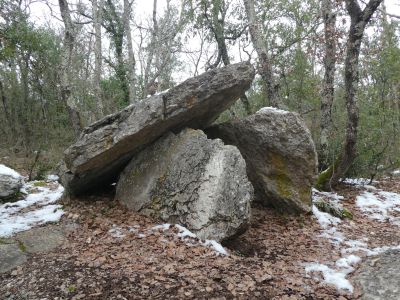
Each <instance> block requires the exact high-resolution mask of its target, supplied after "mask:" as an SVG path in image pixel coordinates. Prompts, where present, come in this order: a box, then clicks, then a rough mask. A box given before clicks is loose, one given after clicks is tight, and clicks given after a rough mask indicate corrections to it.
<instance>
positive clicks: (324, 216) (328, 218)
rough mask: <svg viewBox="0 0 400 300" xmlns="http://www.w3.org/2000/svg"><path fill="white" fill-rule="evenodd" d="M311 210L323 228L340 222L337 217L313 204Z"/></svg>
mask: <svg viewBox="0 0 400 300" xmlns="http://www.w3.org/2000/svg"><path fill="white" fill-rule="evenodd" d="M312 211H313V213H314V216H315V217H316V218H317V221H318V223H319V225H321V227H322V228H323V229H328V228H329V227H330V226H337V225H338V224H339V223H340V222H341V220H340V219H339V218H337V217H334V216H332V215H330V214H328V213H325V212H322V211H320V210H319V209H318V208H317V207H316V206H315V205H313V207H312Z"/></svg>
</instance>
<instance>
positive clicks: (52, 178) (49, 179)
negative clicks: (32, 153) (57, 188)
mask: <svg viewBox="0 0 400 300" xmlns="http://www.w3.org/2000/svg"><path fill="white" fill-rule="evenodd" d="M58 179H60V177H58V175H54V174H50V175H47V178H46V181H47V182H51V181H58Z"/></svg>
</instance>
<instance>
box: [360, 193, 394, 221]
mask: <svg viewBox="0 0 400 300" xmlns="http://www.w3.org/2000/svg"><path fill="white" fill-rule="evenodd" d="M356 205H357V207H359V208H360V209H361V211H362V212H364V214H366V215H368V216H369V217H370V218H371V219H373V220H377V221H380V222H385V221H389V222H391V223H392V224H395V225H398V226H400V217H396V216H393V215H392V212H397V213H398V212H400V194H397V193H391V192H385V191H382V190H377V191H374V192H363V193H362V194H361V195H359V196H357V199H356Z"/></svg>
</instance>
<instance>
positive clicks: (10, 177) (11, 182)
mask: <svg viewBox="0 0 400 300" xmlns="http://www.w3.org/2000/svg"><path fill="white" fill-rule="evenodd" d="M22 184H23V177H22V176H21V175H20V174H19V173H18V172H16V171H14V170H13V169H10V168H9V167H6V166H5V165H2V164H0V200H2V199H3V200H4V199H9V198H13V197H14V196H15V195H16V194H17V193H18V192H19V190H20V188H21V187H22Z"/></svg>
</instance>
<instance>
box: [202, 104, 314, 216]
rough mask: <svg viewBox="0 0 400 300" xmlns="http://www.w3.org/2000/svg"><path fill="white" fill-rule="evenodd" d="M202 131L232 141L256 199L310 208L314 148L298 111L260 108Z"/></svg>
mask: <svg viewBox="0 0 400 300" xmlns="http://www.w3.org/2000/svg"><path fill="white" fill-rule="evenodd" d="M206 133H207V135H208V136H209V137H210V138H220V139H222V140H223V141H224V142H225V143H226V144H229V145H235V146H236V147H238V149H239V150H240V152H241V153H242V155H243V157H244V159H245V160H246V164H247V175H248V176H249V179H250V181H251V182H252V184H253V186H254V191H255V194H256V200H257V201H259V202H261V203H263V204H264V205H267V206H271V205H272V206H274V207H275V208H277V209H278V210H280V211H282V212H288V213H304V212H310V211H311V189H312V186H313V184H314V182H315V179H316V176H317V153H316V151H315V146H314V143H313V140H312V138H311V134H310V132H309V130H308V129H307V127H306V125H305V123H304V122H303V120H302V119H301V118H300V116H299V115H298V114H296V113H292V112H287V111H283V110H278V109H275V108H263V109H261V110H260V111H258V112H257V113H256V114H254V115H251V116H249V117H247V118H245V119H243V120H234V121H231V122H227V123H223V124H219V125H214V126H212V127H210V128H207V129H206Z"/></svg>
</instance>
